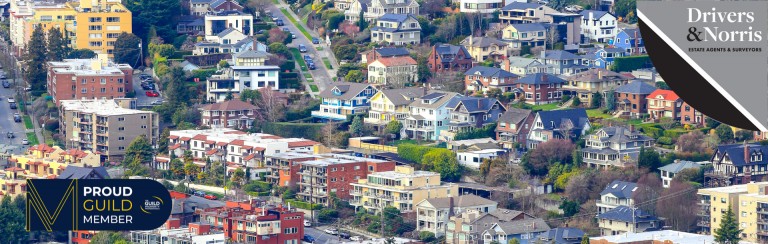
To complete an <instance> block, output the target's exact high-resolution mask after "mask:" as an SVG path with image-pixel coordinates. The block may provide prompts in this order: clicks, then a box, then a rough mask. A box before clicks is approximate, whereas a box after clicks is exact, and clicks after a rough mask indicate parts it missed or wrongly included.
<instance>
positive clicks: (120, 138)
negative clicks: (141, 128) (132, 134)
mask: <svg viewBox="0 0 768 244" xmlns="http://www.w3.org/2000/svg"><path fill="white" fill-rule="evenodd" d="M117 140H118V141H125V137H123V136H121V137H118V138H117Z"/></svg>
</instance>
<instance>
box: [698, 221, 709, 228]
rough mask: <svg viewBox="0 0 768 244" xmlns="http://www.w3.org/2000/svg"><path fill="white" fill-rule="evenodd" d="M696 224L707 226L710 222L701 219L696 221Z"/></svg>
mask: <svg viewBox="0 0 768 244" xmlns="http://www.w3.org/2000/svg"><path fill="white" fill-rule="evenodd" d="M696 226H699V227H707V228H709V226H710V223H709V221H703V220H702V221H699V222H696Z"/></svg>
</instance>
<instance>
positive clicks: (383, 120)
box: [363, 87, 427, 130]
mask: <svg viewBox="0 0 768 244" xmlns="http://www.w3.org/2000/svg"><path fill="white" fill-rule="evenodd" d="M426 91H427V89H425V88H423V87H409V88H402V89H386V90H380V91H379V92H377V93H376V94H374V95H373V97H371V108H370V109H369V110H368V117H367V118H365V119H364V120H363V121H364V122H365V123H366V124H369V125H372V126H373V127H375V128H377V130H378V129H383V128H384V127H386V126H387V123H389V122H390V121H393V120H397V121H400V123H401V124H402V123H404V121H405V118H406V117H408V114H409V111H408V105H409V104H411V102H413V101H415V100H416V99H419V98H420V97H422V96H424V95H426ZM379 127H380V128H379Z"/></svg>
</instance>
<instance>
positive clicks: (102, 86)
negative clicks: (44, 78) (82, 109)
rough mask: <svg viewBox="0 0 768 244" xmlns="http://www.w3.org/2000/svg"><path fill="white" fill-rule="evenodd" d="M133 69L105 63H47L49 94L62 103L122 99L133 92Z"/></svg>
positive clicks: (91, 60) (100, 61)
mask: <svg viewBox="0 0 768 244" xmlns="http://www.w3.org/2000/svg"><path fill="white" fill-rule="evenodd" d="M132 79H133V68H131V66H130V65H127V64H115V63H113V62H111V61H108V60H106V59H101V58H99V59H65V60H64V61H60V62H48V82H47V83H48V94H50V95H51V96H52V97H53V100H54V101H56V105H60V101H61V100H79V99H81V98H90V99H96V98H106V99H113V98H122V97H125V96H126V94H128V93H131V92H133V85H132V84H131V82H133V81H132Z"/></svg>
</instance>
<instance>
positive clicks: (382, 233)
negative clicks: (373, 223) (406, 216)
mask: <svg viewBox="0 0 768 244" xmlns="http://www.w3.org/2000/svg"><path fill="white" fill-rule="evenodd" d="M379 206H380V207H381V210H380V212H381V219H379V225H380V226H379V228H380V229H381V230H379V233H380V234H381V238H382V239H385V237H384V203H383V202H381V201H379Z"/></svg>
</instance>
